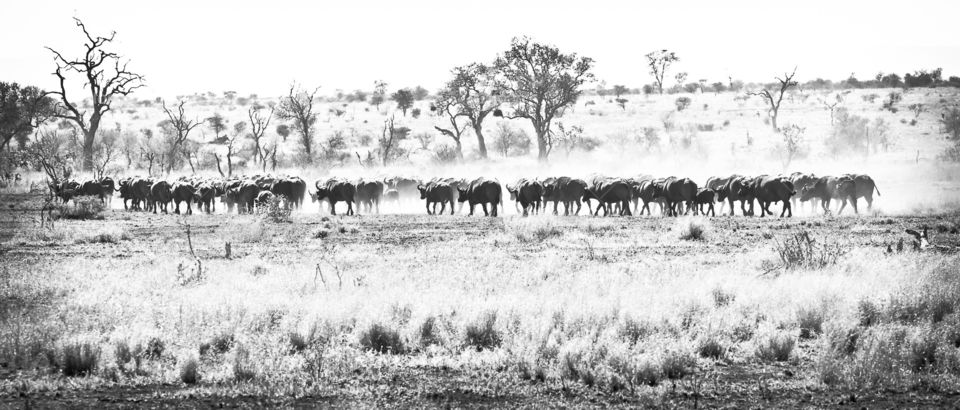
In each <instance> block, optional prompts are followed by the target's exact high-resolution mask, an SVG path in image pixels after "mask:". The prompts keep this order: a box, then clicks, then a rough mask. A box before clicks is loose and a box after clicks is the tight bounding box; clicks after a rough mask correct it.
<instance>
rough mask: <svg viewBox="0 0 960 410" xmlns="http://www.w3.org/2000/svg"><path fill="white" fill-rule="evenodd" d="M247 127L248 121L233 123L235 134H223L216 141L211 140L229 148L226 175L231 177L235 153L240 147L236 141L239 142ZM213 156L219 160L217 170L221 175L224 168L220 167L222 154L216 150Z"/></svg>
mask: <svg viewBox="0 0 960 410" xmlns="http://www.w3.org/2000/svg"><path fill="white" fill-rule="evenodd" d="M246 129H247V123H246V122H243V121H241V122H238V123H236V124H233V135H229V134H225V135H224V136H223V138H220V139H217V140H216V141H214V142H211V144H217V145H222V146H224V147H226V148H227V155H226V159H227V174H226V176H228V177H229V176H233V155H234V154H236V151H237V148H238V147H237V145H236V143H237V141H238V140H239V139H240V136H241V135H242V134H243V132H244V131H246ZM213 157H214V159H216V161H217V171H218V172H220V175H221V176H223V169H222V168H221V167H220V164H221V159H220V154H217V153H216V152H213Z"/></svg>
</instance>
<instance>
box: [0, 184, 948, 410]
mask: <svg viewBox="0 0 960 410" xmlns="http://www.w3.org/2000/svg"><path fill="white" fill-rule="evenodd" d="M38 206H39V196H38V195H36V194H26V193H22V194H8V195H6V196H5V197H4V206H3V209H2V212H3V214H4V218H3V221H4V224H5V225H4V232H5V233H11V232H13V235H12V237H10V236H7V237H5V238H4V245H3V248H2V252H3V254H2V260H3V263H2V269H3V270H2V274H3V281H2V284H0V292H2V293H0V297H2V300H3V301H4V303H3V309H2V314H3V316H2V319H3V326H0V331H2V332H3V334H2V336H0V340H3V342H2V344H0V357H3V358H4V363H3V364H2V366H3V367H2V368H0V372H2V373H0V393H2V398H0V405H2V406H26V405H28V404H29V405H39V406H49V407H59V406H84V407H87V406H90V407H93V406H97V407H120V406H131V405H133V406H139V405H145V404H147V403H152V404H153V405H161V404H166V405H176V406H197V407H205V406H209V405H220V404H225V405H313V404H318V403H319V404H324V405H332V406H356V405H364V406H378V407H391V406H417V407H420V406H446V405H452V406H474V405H490V406H497V407H502V406H538V407H540V406H547V405H550V406H553V405H563V406H568V405H569V406H594V405H603V406H606V405H619V406H638V405H639V406H667V407H673V406H682V407H690V406H695V405H700V406H710V407H715V406H730V407H747V406H757V407H794V406H797V407H801V406H803V407H806V406H833V405H838V404H850V405H855V406H857V407H859V406H870V407H873V406H911V407H915V406H917V407H924V406H930V407H939V406H950V405H956V404H957V402H958V400H960V389H958V388H957V386H960V380H958V375H960V349H958V346H960V313H958V312H956V310H957V307H958V303H960V277H958V276H957V272H958V269H957V266H958V262H960V256H957V255H954V254H947V253H938V252H929V251H928V252H916V251H913V250H912V245H911V244H910V238H909V236H907V235H905V234H904V233H903V227H918V226H924V225H925V226H929V227H930V228H931V231H930V232H931V242H932V243H933V244H935V245H943V246H954V247H955V246H957V245H958V244H960V236H958V235H957V228H958V225H957V224H958V222H960V214H956V213H947V214H937V215H926V216H862V217H852V216H851V217H819V216H815V217H798V218H794V219H775V218H765V219H760V218H743V217H733V218H731V217H718V218H712V219H709V220H701V219H679V220H678V219H670V218H660V217H632V218H591V217H584V216H581V217H554V216H536V217H530V218H521V217H518V216H508V217H505V218H482V217H467V216H461V215H457V216H443V217H429V216H426V215H381V216H370V215H364V216H359V217H342V216H337V217H330V216H323V215H320V214H317V213H315V211H313V210H311V211H308V212H295V213H294V214H293V215H292V217H291V222H274V221H273V220H272V219H271V218H268V217H263V216H255V215H250V216H236V215H221V214H214V215H203V216H200V215H196V216H193V217H188V218H181V217H176V216H172V215H159V216H154V215H152V214H143V213H127V212H123V211H116V210H115V211H107V212H104V214H103V215H104V219H103V220H85V221H72V220H65V219H63V220H59V221H57V222H56V223H55V225H54V227H53V228H52V229H50V228H38V227H36V226H34V225H33V223H32V222H29V221H30V219H31V218H34V217H35V215H36V213H37V208H38ZM25 221H26V222H25ZM185 224H189V226H190V233H191V234H190V239H189V242H188V238H187V234H186V226H185ZM697 228H702V236H700V237H698V236H697V233H696V232H693V233H692V235H693V237H689V236H690V235H691V230H697ZM800 232H806V233H808V234H809V236H810V237H811V238H814V239H815V241H817V242H816V243H817V245H814V249H815V251H814V255H807V257H806V258H805V259H803V260H800V261H799V262H797V265H795V266H794V265H791V266H785V264H784V261H783V260H781V258H780V256H779V254H778V252H777V248H778V247H779V246H790V245H784V244H785V243H789V242H790V241H791V240H793V239H794V235H795V234H797V233H800ZM685 235H686V236H688V237H687V238H686V239H684V236H685ZM901 238H902V239H904V240H905V241H906V243H905V245H904V248H905V249H904V251H903V252H897V251H896V248H897V243H898V242H899V240H900V239H901ZM228 242H229V243H230V245H231V246H230V247H231V255H230V257H229V258H227V257H226V255H225V244H226V243H228ZM888 244H890V245H892V247H893V248H894V252H893V253H892V254H888V253H887V252H886V251H887V245H888ZM819 245H825V246H823V247H820V246H819ZM191 247H192V251H191ZM198 261H199V262H198ZM834 261H835V263H834ZM198 264H199V266H200V267H199V268H198ZM68 374H77V375H80V376H81V377H69V376H67V375H68ZM185 380H186V381H187V382H185Z"/></svg>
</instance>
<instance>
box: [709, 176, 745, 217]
mask: <svg viewBox="0 0 960 410" xmlns="http://www.w3.org/2000/svg"><path fill="white" fill-rule="evenodd" d="M738 177H740V175H730V176H727V177H710V178H707V182H706V183H705V184H704V186H703V188H704V189H711V190H713V192H715V193H716V195H715V196H716V198H717V202H720V214H723V208H724V206H725V205H726V204H727V202H726V199H727V195H726V187H727V184H729V183H730V181H731V180H733V179H734V178H738Z"/></svg>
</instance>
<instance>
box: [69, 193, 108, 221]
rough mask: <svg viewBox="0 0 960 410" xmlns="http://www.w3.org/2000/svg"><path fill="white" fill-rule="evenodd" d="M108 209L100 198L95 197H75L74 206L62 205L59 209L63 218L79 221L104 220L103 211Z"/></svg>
mask: <svg viewBox="0 0 960 410" xmlns="http://www.w3.org/2000/svg"><path fill="white" fill-rule="evenodd" d="M106 209H107V208H106V206H105V205H104V204H103V203H101V202H100V198H97V197H94V196H80V197H75V198H73V206H70V205H67V204H61V205H59V206H58V207H57V211H58V213H59V214H60V217H61V218H66V219H78V220H94V219H95V220H99V219H103V211H104V210H106Z"/></svg>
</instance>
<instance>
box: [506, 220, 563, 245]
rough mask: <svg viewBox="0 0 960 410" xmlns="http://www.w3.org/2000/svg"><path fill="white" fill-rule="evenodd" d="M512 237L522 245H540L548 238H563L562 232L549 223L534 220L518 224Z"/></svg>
mask: <svg viewBox="0 0 960 410" xmlns="http://www.w3.org/2000/svg"><path fill="white" fill-rule="evenodd" d="M513 235H514V237H516V238H517V240H518V241H520V242H523V243H541V242H543V241H546V240H547V239H550V238H557V237H560V236H563V230H562V229H560V228H559V227H557V226H556V225H554V224H553V223H551V222H544V221H543V220H536V221H534V222H527V223H522V224H520V225H519V226H517V228H516V229H515V230H514V231H513Z"/></svg>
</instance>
